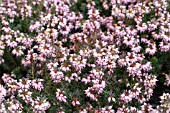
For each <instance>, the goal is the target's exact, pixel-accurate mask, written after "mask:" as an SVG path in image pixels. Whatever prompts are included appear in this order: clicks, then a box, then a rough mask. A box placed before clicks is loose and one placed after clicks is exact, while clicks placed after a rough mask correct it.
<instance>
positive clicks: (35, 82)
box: [31, 79, 44, 90]
mask: <svg viewBox="0 0 170 113" xmlns="http://www.w3.org/2000/svg"><path fill="white" fill-rule="evenodd" d="M43 81H44V80H43V79H36V80H32V81H31V85H32V87H33V88H35V89H36V90H42V89H43V88H44V87H43V84H42V82H43Z"/></svg>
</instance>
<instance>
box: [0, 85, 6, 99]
mask: <svg viewBox="0 0 170 113" xmlns="http://www.w3.org/2000/svg"><path fill="white" fill-rule="evenodd" d="M6 93H7V91H6V89H5V88H4V87H3V86H2V85H0V102H2V101H3V100H4V97H5V96H6Z"/></svg>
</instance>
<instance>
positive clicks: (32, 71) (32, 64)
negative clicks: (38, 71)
mask: <svg viewBox="0 0 170 113" xmlns="http://www.w3.org/2000/svg"><path fill="white" fill-rule="evenodd" d="M31 74H32V77H33V79H34V61H33V60H32V63H31Z"/></svg>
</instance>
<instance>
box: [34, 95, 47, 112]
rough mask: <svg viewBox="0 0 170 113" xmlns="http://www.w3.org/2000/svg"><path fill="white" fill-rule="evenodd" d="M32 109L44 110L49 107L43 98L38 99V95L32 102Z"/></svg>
mask: <svg viewBox="0 0 170 113" xmlns="http://www.w3.org/2000/svg"><path fill="white" fill-rule="evenodd" d="M32 105H33V107H34V108H33V109H34V111H38V112H40V111H41V112H44V111H46V110H47V109H48V108H49V107H50V103H49V102H48V101H47V100H45V99H43V100H42V99H40V97H37V98H36V100H35V101H34V103H32Z"/></svg>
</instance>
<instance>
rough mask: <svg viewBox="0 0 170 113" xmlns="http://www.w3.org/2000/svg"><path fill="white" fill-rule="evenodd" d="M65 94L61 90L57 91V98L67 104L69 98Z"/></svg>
mask: <svg viewBox="0 0 170 113" xmlns="http://www.w3.org/2000/svg"><path fill="white" fill-rule="evenodd" d="M64 94H65V92H64V91H61V90H60V89H57V91H56V98H57V100H59V101H61V102H67V97H66V96H64Z"/></svg>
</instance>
